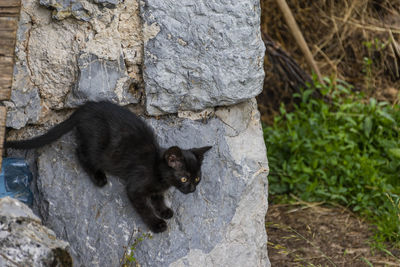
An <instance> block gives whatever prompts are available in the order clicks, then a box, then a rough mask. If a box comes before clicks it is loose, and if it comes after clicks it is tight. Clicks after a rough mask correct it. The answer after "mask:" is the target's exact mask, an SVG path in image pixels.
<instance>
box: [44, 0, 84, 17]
mask: <svg viewBox="0 0 400 267" xmlns="http://www.w3.org/2000/svg"><path fill="white" fill-rule="evenodd" d="M82 2H84V1H82V0H40V4H41V5H43V6H46V7H49V8H53V9H54V11H53V18H54V19H57V20H62V19H65V18H67V17H70V16H73V17H75V18H77V19H80V20H83V21H89V20H90V19H91V17H90V13H89V10H88V9H86V8H85V7H84V5H83V4H82Z"/></svg>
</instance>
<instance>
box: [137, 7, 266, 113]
mask: <svg viewBox="0 0 400 267" xmlns="http://www.w3.org/2000/svg"><path fill="white" fill-rule="evenodd" d="M141 15H142V18H143V21H144V28H143V30H144V37H145V40H144V41H145V44H144V49H145V53H144V62H145V66H146V68H145V69H144V73H143V74H144V80H145V82H146V108H147V112H148V113H149V114H152V115H159V114H163V113H176V112H178V111H180V110H203V109H205V108H209V107H215V106H222V105H232V104H236V103H240V102H243V101H244V100H247V99H250V98H252V97H255V96H256V95H258V94H259V93H261V90H262V84H263V80H264V71H263V62H264V60H263V59H264V50H265V48H264V44H263V42H262V40H261V37H260V3H259V0H240V1H237V0H229V1H224V0H218V1H209V0H184V1H167V0H143V1H142V5H141ZM146 36H151V37H153V38H151V39H147V38H146Z"/></svg>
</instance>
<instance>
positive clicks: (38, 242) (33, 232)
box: [0, 197, 72, 267]
mask: <svg viewBox="0 0 400 267" xmlns="http://www.w3.org/2000/svg"><path fill="white" fill-rule="evenodd" d="M67 248H68V243H67V242H64V241H62V240H58V239H57V238H56V236H55V234H54V232H53V231H52V230H50V229H48V228H46V227H44V226H43V225H42V224H41V222H40V219H39V218H38V217H37V216H36V215H34V214H33V212H32V211H31V210H30V209H29V208H28V206H26V205H25V204H23V203H22V202H20V201H18V200H16V199H13V198H10V197H5V198H2V199H0V266H35V267H36V266H38V267H39V266H43V267H45V266H65V267H67V266H72V258H71V256H70V255H69V253H68V252H67V250H66V249H67Z"/></svg>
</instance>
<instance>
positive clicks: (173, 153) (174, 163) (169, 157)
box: [164, 146, 183, 169]
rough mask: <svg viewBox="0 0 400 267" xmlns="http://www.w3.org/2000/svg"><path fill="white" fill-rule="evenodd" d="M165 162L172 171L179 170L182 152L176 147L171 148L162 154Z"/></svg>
mask: <svg viewBox="0 0 400 267" xmlns="http://www.w3.org/2000/svg"><path fill="white" fill-rule="evenodd" d="M164 159H165V162H166V163H167V164H168V166H170V167H171V168H174V169H180V168H182V166H183V155H182V150H181V149H180V148H179V147H177V146H172V147H170V148H168V149H167V151H165V153H164Z"/></svg>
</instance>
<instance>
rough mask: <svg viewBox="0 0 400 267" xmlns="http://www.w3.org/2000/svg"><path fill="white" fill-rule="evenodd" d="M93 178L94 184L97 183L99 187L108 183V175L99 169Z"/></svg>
mask: <svg viewBox="0 0 400 267" xmlns="http://www.w3.org/2000/svg"><path fill="white" fill-rule="evenodd" d="M92 180H93V182H94V184H95V185H97V186H98V187H103V186H105V185H106V184H107V177H106V175H105V174H104V173H103V172H101V171H97V172H96V173H95V174H94V179H92Z"/></svg>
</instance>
